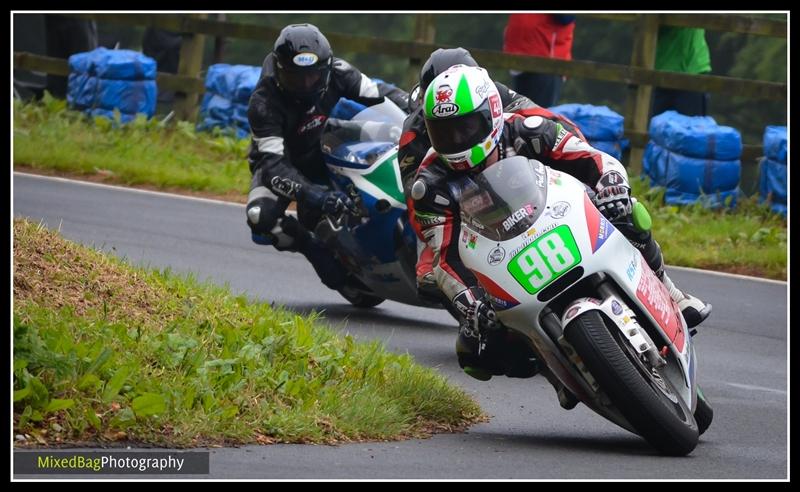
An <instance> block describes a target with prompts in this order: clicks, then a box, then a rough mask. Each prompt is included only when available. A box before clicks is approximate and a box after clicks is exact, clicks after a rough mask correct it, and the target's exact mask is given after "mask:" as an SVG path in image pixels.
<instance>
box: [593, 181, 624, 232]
mask: <svg viewBox="0 0 800 492" xmlns="http://www.w3.org/2000/svg"><path fill="white" fill-rule="evenodd" d="M596 188H597V194H596V195H595V196H594V198H593V201H594V204H595V206H596V207H597V209H598V210H599V211H600V213H602V214H603V215H604V216H605V217H606V218H607V219H609V220H611V221H615V220H621V219H625V218H626V217H627V216H629V215H630V214H631V212H632V210H633V203H632V202H631V189H630V187H629V186H628V185H627V183H626V182H625V180H624V179H623V177H622V176H621V175H620V174H619V173H617V172H615V171H612V172H609V173H606V174H604V175H603V176H601V177H600V180H599V181H598V182H597V187H596Z"/></svg>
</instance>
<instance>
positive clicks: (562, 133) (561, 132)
mask: <svg viewBox="0 0 800 492" xmlns="http://www.w3.org/2000/svg"><path fill="white" fill-rule="evenodd" d="M556 126H558V136H557V137H556V143H555V145H553V148H554V149H557V148H558V146H559V145H560V144H561V141H562V140H564V138H565V137H566V136H567V134H568V133H569V132H568V131H567V129H566V128H564V127H563V126H561V124H560V123H556Z"/></svg>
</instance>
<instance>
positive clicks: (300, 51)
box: [246, 24, 408, 290]
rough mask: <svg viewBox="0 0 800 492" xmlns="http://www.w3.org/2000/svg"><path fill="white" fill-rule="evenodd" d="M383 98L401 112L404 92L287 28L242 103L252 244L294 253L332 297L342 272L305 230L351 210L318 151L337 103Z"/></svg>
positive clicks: (307, 31)
mask: <svg viewBox="0 0 800 492" xmlns="http://www.w3.org/2000/svg"><path fill="white" fill-rule="evenodd" d="M384 96H386V97H388V98H389V99H391V100H392V101H393V102H395V103H396V104H397V105H398V106H400V107H401V109H403V108H406V109H407V105H408V95H407V94H406V93H405V92H404V91H402V90H400V89H397V88H396V87H394V86H391V85H388V84H382V83H381V84H376V83H375V82H373V81H372V80H371V79H370V78H369V77H367V76H366V75H364V74H362V73H361V72H359V71H358V70H357V69H356V68H355V67H353V66H352V65H350V64H349V63H347V62H346V61H345V60H342V59H340V58H336V57H334V56H333V52H332V50H331V46H330V43H329V42H328V40H327V39H326V38H325V36H324V35H323V34H322V33H321V32H320V30H319V29H318V28H317V27H316V26H314V25H312V24H292V25H288V26H286V27H284V28H283V30H281V33H280V35H279V36H278V38H277V39H276V40H275V44H274V47H273V50H272V52H270V53H269V54H268V55H267V57H266V58H265V59H264V63H263V66H262V71H261V78H260V80H259V82H258V84H257V86H256V88H255V90H254V91H253V94H252V95H251V97H250V101H249V106H248V111H247V117H248V120H249V122H250V128H251V131H252V142H251V145H250V152H249V157H248V160H249V165H250V172H251V173H252V182H251V185H250V192H249V195H248V199H247V207H246V213H247V224H248V225H249V226H250V229H251V232H252V235H251V237H252V240H253V241H254V242H256V243H258V244H271V245H273V246H275V248H276V249H277V250H279V251H293V252H299V253H301V254H302V255H304V256H305V257H306V258H307V259H308V260H309V262H310V263H311V264H312V265H313V267H314V270H315V271H316V272H317V274H318V275H319V277H320V279H321V280H322V282H323V283H324V284H325V285H326V286H328V287H329V288H331V289H334V290H339V289H342V288H343V287H344V282H345V275H346V271H345V269H344V267H342V265H340V264H339V262H338V261H336V260H335V259H334V257H333V254H332V253H331V251H330V250H329V249H328V248H326V247H325V246H324V245H323V244H322V242H321V241H319V240H318V239H317V238H316V237H315V236H314V235H313V234H312V233H311V232H310V230H313V228H314V226H315V225H316V223H317V222H318V221H319V219H320V217H321V215H322V214H335V213H337V212H339V211H341V210H343V209H345V208H348V209H352V208H353V206H354V205H353V202H352V200H351V199H350V197H348V195H347V194H345V193H343V192H341V191H337V190H334V189H332V188H331V186H330V182H329V180H328V178H327V174H326V169H325V164H324V161H323V158H322V152H321V150H320V138H321V135H322V130H323V127H324V124H325V121H326V120H327V118H328V116H329V115H330V113H331V110H332V109H333V108H334V106H335V105H336V103H337V102H339V98H342V97H344V98H347V99H350V100H352V101H355V102H357V103H360V104H364V105H366V106H373V105H375V104H379V103H382V102H383V101H384ZM270 191H271V192H272V193H270ZM292 200H296V201H297V219H295V218H294V217H292V216H287V215H285V211H286V208H287V206H288V205H289V203H290V202H291V201H292Z"/></svg>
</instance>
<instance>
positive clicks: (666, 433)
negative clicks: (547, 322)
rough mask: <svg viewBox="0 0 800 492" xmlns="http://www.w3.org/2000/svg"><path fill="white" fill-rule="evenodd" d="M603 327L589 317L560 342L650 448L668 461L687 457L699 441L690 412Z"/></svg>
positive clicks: (596, 318) (573, 323) (599, 316)
mask: <svg viewBox="0 0 800 492" xmlns="http://www.w3.org/2000/svg"><path fill="white" fill-rule="evenodd" d="M606 323H607V321H606V319H605V318H604V317H603V315H602V314H600V313H599V312H597V311H588V312H586V313H583V314H581V315H579V316H578V317H577V318H575V319H574V320H573V321H571V322H570V323H569V324H568V325H567V327H566V328H565V329H564V337H565V338H566V339H567V341H568V342H569V343H570V344H571V345H572V347H573V348H574V349H575V352H577V354H578V355H579V356H580V358H581V359H582V360H583V362H584V364H585V365H586V367H587V368H588V370H589V372H590V373H591V374H592V376H594V378H595V379H596V380H597V382H598V384H599V385H600V388H601V390H602V391H604V392H605V393H606V395H608V398H609V399H610V400H611V402H612V403H613V404H614V406H616V407H617V408H618V409H619V411H620V412H621V413H622V415H624V416H625V418H626V419H627V420H628V422H630V423H631V425H632V426H633V427H634V429H636V431H637V432H638V433H639V434H640V435H641V436H642V437H644V438H645V439H646V440H647V442H649V443H650V445H652V446H653V447H654V448H656V449H658V450H659V451H660V452H661V453H663V454H667V455H673V456H683V455H686V454H689V453H690V452H691V451H692V450H693V449H694V448H695V446H697V441H698V436H699V432H698V428H697V423H696V422H695V420H694V417H693V416H692V413H691V410H689V409H688V408H687V407H686V404H685V403H684V402H683V400H682V399H681V398H680V397H679V396H678V395H676V394H675V392H674V390H673V388H672V386H671V384H670V383H669V381H668V380H667V379H666V378H664V377H662V376H661V375H660V372H659V371H658V370H657V369H653V368H650V367H649V366H648V365H647V364H646V363H645V362H644V361H642V360H641V359H640V358H639V356H638V354H636V352H635V351H633V349H632V348H631V351H628V350H627V349H626V348H625V346H624V345H623V344H627V342H626V341H621V340H619V339H618V338H615V337H614V333H617V334H619V330H617V328H616V327H614V326H611V327H609V326H607V324H606ZM608 323H610V321H608ZM619 335H620V338H621V334H619ZM634 354H636V355H634Z"/></svg>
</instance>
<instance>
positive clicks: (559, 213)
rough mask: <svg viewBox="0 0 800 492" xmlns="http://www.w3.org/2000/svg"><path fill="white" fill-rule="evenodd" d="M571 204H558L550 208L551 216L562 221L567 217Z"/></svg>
mask: <svg viewBox="0 0 800 492" xmlns="http://www.w3.org/2000/svg"><path fill="white" fill-rule="evenodd" d="M569 209H570V206H569V203H567V202H556V203H554V204H553V206H552V207H550V212H549V215H550V217H552V218H554V219H561V218H563V217H564V216H565V215H567V214H568V213H569Z"/></svg>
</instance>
